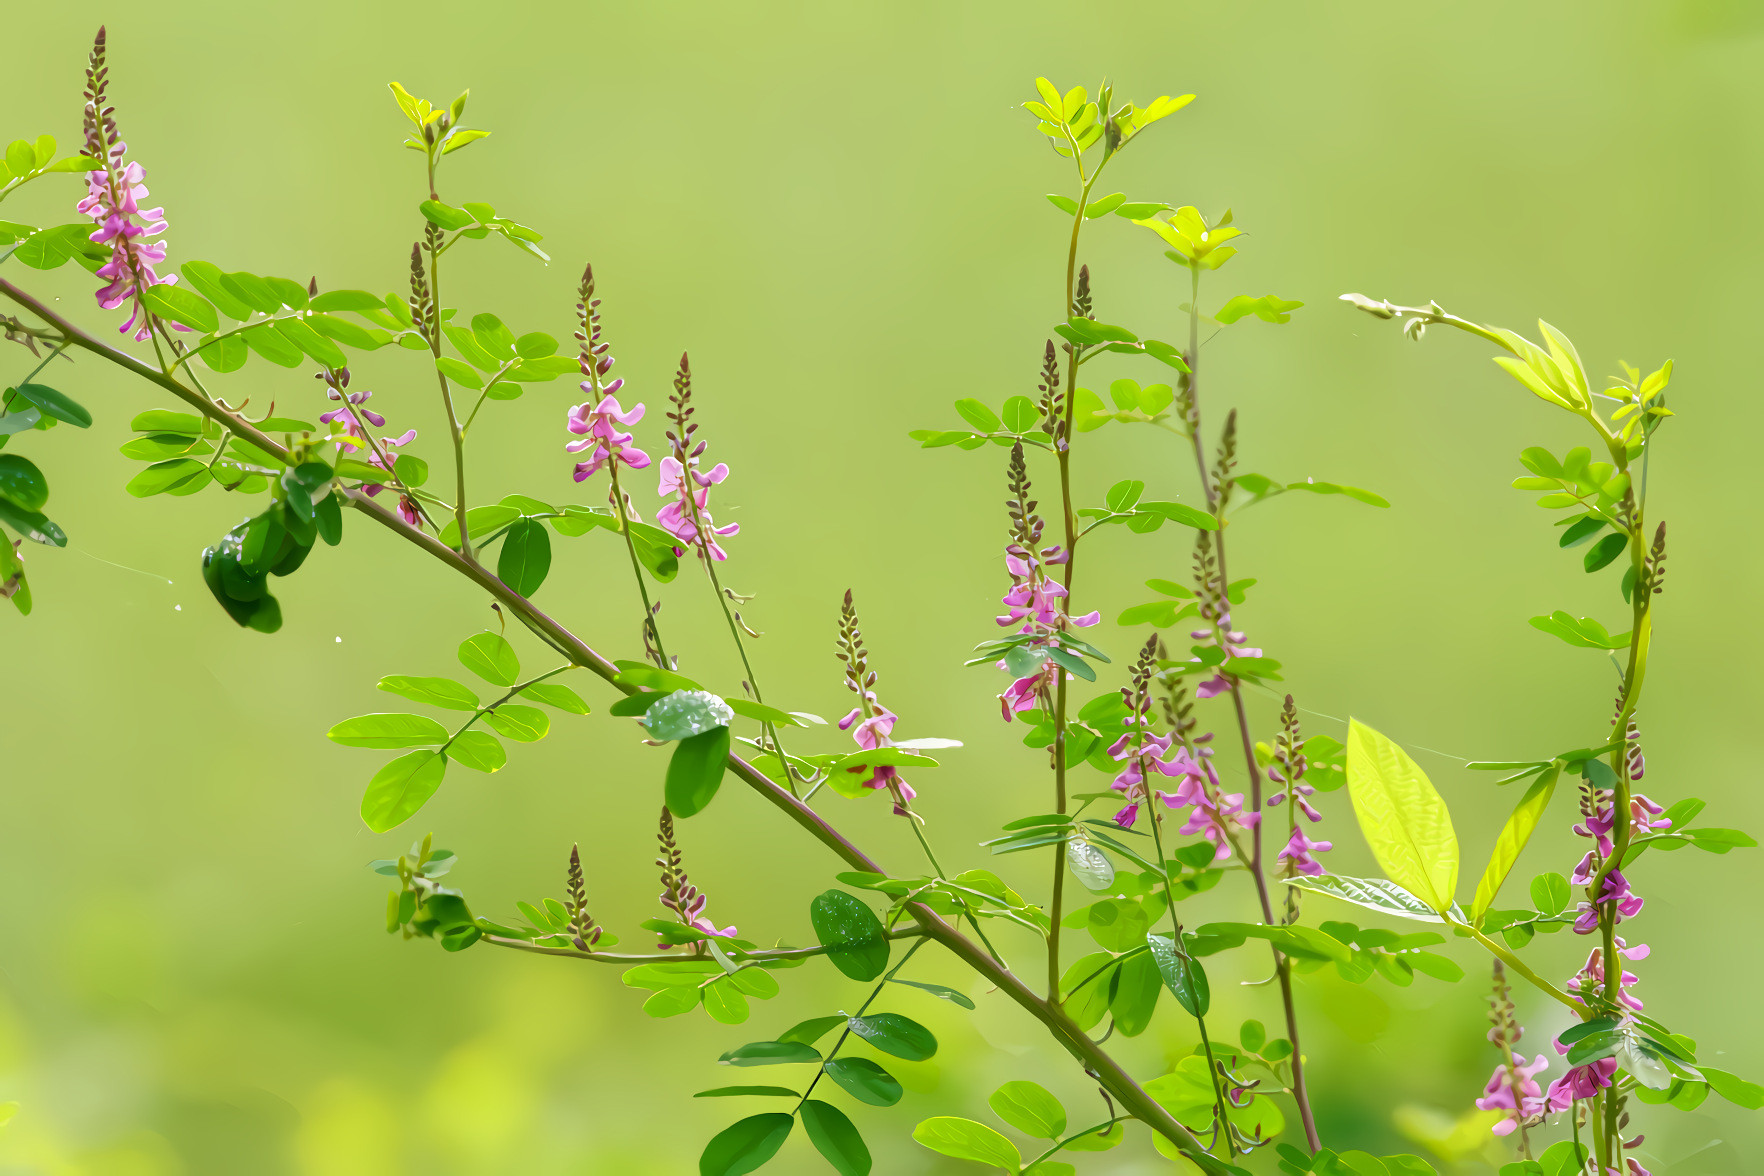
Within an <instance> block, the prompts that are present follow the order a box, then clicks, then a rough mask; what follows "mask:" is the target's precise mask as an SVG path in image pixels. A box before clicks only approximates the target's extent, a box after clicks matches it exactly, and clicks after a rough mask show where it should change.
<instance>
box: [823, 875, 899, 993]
mask: <svg viewBox="0 0 1764 1176" xmlns="http://www.w3.org/2000/svg"><path fill="white" fill-rule="evenodd" d="M809 921H810V922H811V923H812V924H814V928H815V938H816V939H817V940H819V942H820V944H821V946H823V947H825V948H827V949H828V950H827V958H828V959H829V960H831V961H832V963H833V966H834V967H836V968H838V969H839V970H840V971H841V972H844V973H845V974H846V975H847V976H850V977H851V978H852V979H853V980H865V981H868V980H874V979H875V978H876V977H878V976H880V975H881V974H882V973H883V971H884V970H885V969H886V968H887V967H888V938H887V935H886V934H885V933H884V931H883V928H882V922H881V920H879V919H877V918H876V916H875V913H874V912H872V911H871V910H870V908H869V906H868V905H866V904H865V903H864V902H863V900H861V899H858V898H855V897H853V896H852V895H850V894H847V893H846V892H845V891H843V890H829V891H827V892H826V893H824V894H821V895H818V896H817V897H816V898H815V899H814V901H813V902H811V903H809Z"/></svg>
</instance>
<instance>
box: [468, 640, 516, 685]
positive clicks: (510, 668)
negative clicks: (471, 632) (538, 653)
mask: <svg viewBox="0 0 1764 1176" xmlns="http://www.w3.org/2000/svg"><path fill="white" fill-rule="evenodd" d="M459 661H460V664H461V665H463V666H464V667H465V668H466V669H468V670H470V671H471V672H472V673H474V674H476V675H478V677H480V678H482V679H484V681H486V682H493V683H495V684H496V685H498V686H513V685H514V684H515V682H516V681H517V680H519V678H520V676H521V661H520V659H519V658H518V657H516V656H515V651H514V647H513V646H511V645H510V644H509V643H508V641H507V639H505V638H504V637H502V636H501V635H500V634H498V633H488V632H486V633H479V634H477V635H476V636H474V637H468V638H466V639H465V640H464V641H462V642H460V646H459Z"/></svg>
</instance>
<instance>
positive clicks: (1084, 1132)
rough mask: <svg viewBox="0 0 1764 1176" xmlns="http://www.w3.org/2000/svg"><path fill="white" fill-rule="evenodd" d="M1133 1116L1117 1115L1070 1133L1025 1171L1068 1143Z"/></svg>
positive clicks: (1098, 1133) (1032, 1162) (1034, 1160)
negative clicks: (1093, 1125)
mask: <svg viewBox="0 0 1764 1176" xmlns="http://www.w3.org/2000/svg"><path fill="white" fill-rule="evenodd" d="M1132 1117H1133V1116H1132V1115H1116V1116H1115V1117H1114V1118H1112V1119H1108V1120H1105V1121H1104V1122H1101V1123H1098V1124H1097V1125H1096V1126H1095V1127H1086V1128H1085V1129H1084V1130H1082V1131H1079V1132H1075V1133H1074V1134H1071V1135H1068V1136H1066V1137H1065V1138H1064V1139H1061V1140H1059V1141H1057V1142H1056V1143H1055V1144H1054V1145H1053V1146H1052V1147H1050V1148H1048V1149H1047V1150H1046V1151H1044V1152H1042V1153H1041V1154H1040V1155H1038V1156H1036V1157H1035V1158H1034V1159H1033V1160H1030V1161H1029V1162H1028V1163H1027V1164H1025V1165H1024V1166H1023V1171H1025V1172H1033V1171H1034V1170H1035V1165H1037V1164H1039V1163H1041V1161H1043V1160H1045V1159H1047V1158H1048V1157H1049V1156H1052V1155H1055V1154H1057V1153H1058V1152H1060V1151H1061V1150H1063V1149H1064V1148H1065V1147H1066V1146H1067V1145H1068V1144H1072V1143H1077V1142H1078V1141H1079V1140H1080V1139H1083V1138H1084V1137H1085V1136H1086V1135H1101V1134H1103V1133H1104V1132H1105V1131H1107V1130H1109V1129H1110V1128H1111V1127H1113V1126H1114V1125H1115V1124H1116V1123H1122V1122H1125V1121H1127V1120H1128V1119H1131V1118H1132Z"/></svg>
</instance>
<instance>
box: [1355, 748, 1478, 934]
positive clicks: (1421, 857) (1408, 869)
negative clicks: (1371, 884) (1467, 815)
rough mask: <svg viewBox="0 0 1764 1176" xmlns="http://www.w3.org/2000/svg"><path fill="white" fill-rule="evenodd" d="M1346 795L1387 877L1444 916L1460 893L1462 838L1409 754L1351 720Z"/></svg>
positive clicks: (1438, 797) (1436, 794) (1432, 788)
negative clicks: (1457, 891)
mask: <svg viewBox="0 0 1764 1176" xmlns="http://www.w3.org/2000/svg"><path fill="white" fill-rule="evenodd" d="M1347 782H1348V793H1349V795H1350V796H1351V797H1352V798H1353V803H1354V814H1355V815H1356V816H1357V817H1359V819H1360V831H1361V832H1362V833H1364V834H1365V835H1366V841H1367V843H1368V844H1369V845H1370V846H1371V847H1372V856H1373V857H1375V858H1377V859H1378V864H1379V866H1381V867H1382V868H1383V869H1384V873H1385V876H1386V877H1388V878H1389V879H1390V880H1391V881H1392V882H1395V883H1396V884H1397V885H1398V886H1401V887H1403V889H1405V890H1408V891H1409V892H1410V893H1412V894H1416V895H1418V896H1420V898H1421V899H1422V900H1423V901H1425V902H1426V903H1427V904H1428V905H1429V906H1431V907H1432V908H1433V909H1434V910H1436V911H1440V912H1442V913H1443V912H1445V911H1446V910H1448V909H1450V907H1451V905H1452V895H1453V893H1454V892H1455V891H1456V890H1457V888H1458V837H1457V834H1456V833H1454V832H1453V831H1452V815H1451V813H1450V812H1449V811H1447V809H1446V804H1445V801H1443V800H1441V799H1440V795H1439V793H1438V792H1436V791H1435V790H1434V787H1433V784H1432V783H1431V782H1430V781H1429V780H1428V779H1427V773H1425V772H1423V771H1422V770H1421V769H1420V767H1419V766H1418V765H1417V764H1416V763H1415V761H1414V760H1412V759H1410V758H1409V755H1408V753H1407V752H1405V751H1404V750H1403V749H1402V748H1400V747H1398V746H1397V745H1396V744H1395V743H1392V742H1391V741H1390V740H1389V739H1386V738H1385V737H1384V736H1383V735H1381V734H1379V733H1378V732H1377V731H1374V730H1373V729H1372V728H1371V727H1368V726H1366V725H1365V724H1364V723H1362V722H1360V721H1359V720H1358V719H1350V720H1348V740H1347Z"/></svg>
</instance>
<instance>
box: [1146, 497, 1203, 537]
mask: <svg viewBox="0 0 1764 1176" xmlns="http://www.w3.org/2000/svg"><path fill="white" fill-rule="evenodd" d="M1136 509H1137V510H1138V513H1140V514H1155V515H1161V516H1162V517H1164V518H1166V519H1169V520H1170V521H1171V522H1173V523H1181V524H1182V525H1183V526H1185V527H1193V528H1195V530H1197V531H1217V530H1218V529H1219V520H1218V519H1216V518H1214V517H1213V516H1212V515H1210V514H1208V513H1207V512H1206V511H1204V510H1198V509H1196V508H1195V507H1192V506H1188V505H1185V504H1184V503H1180V502H1142V503H1140V504H1139V506H1138V507H1137V508H1136Z"/></svg>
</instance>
